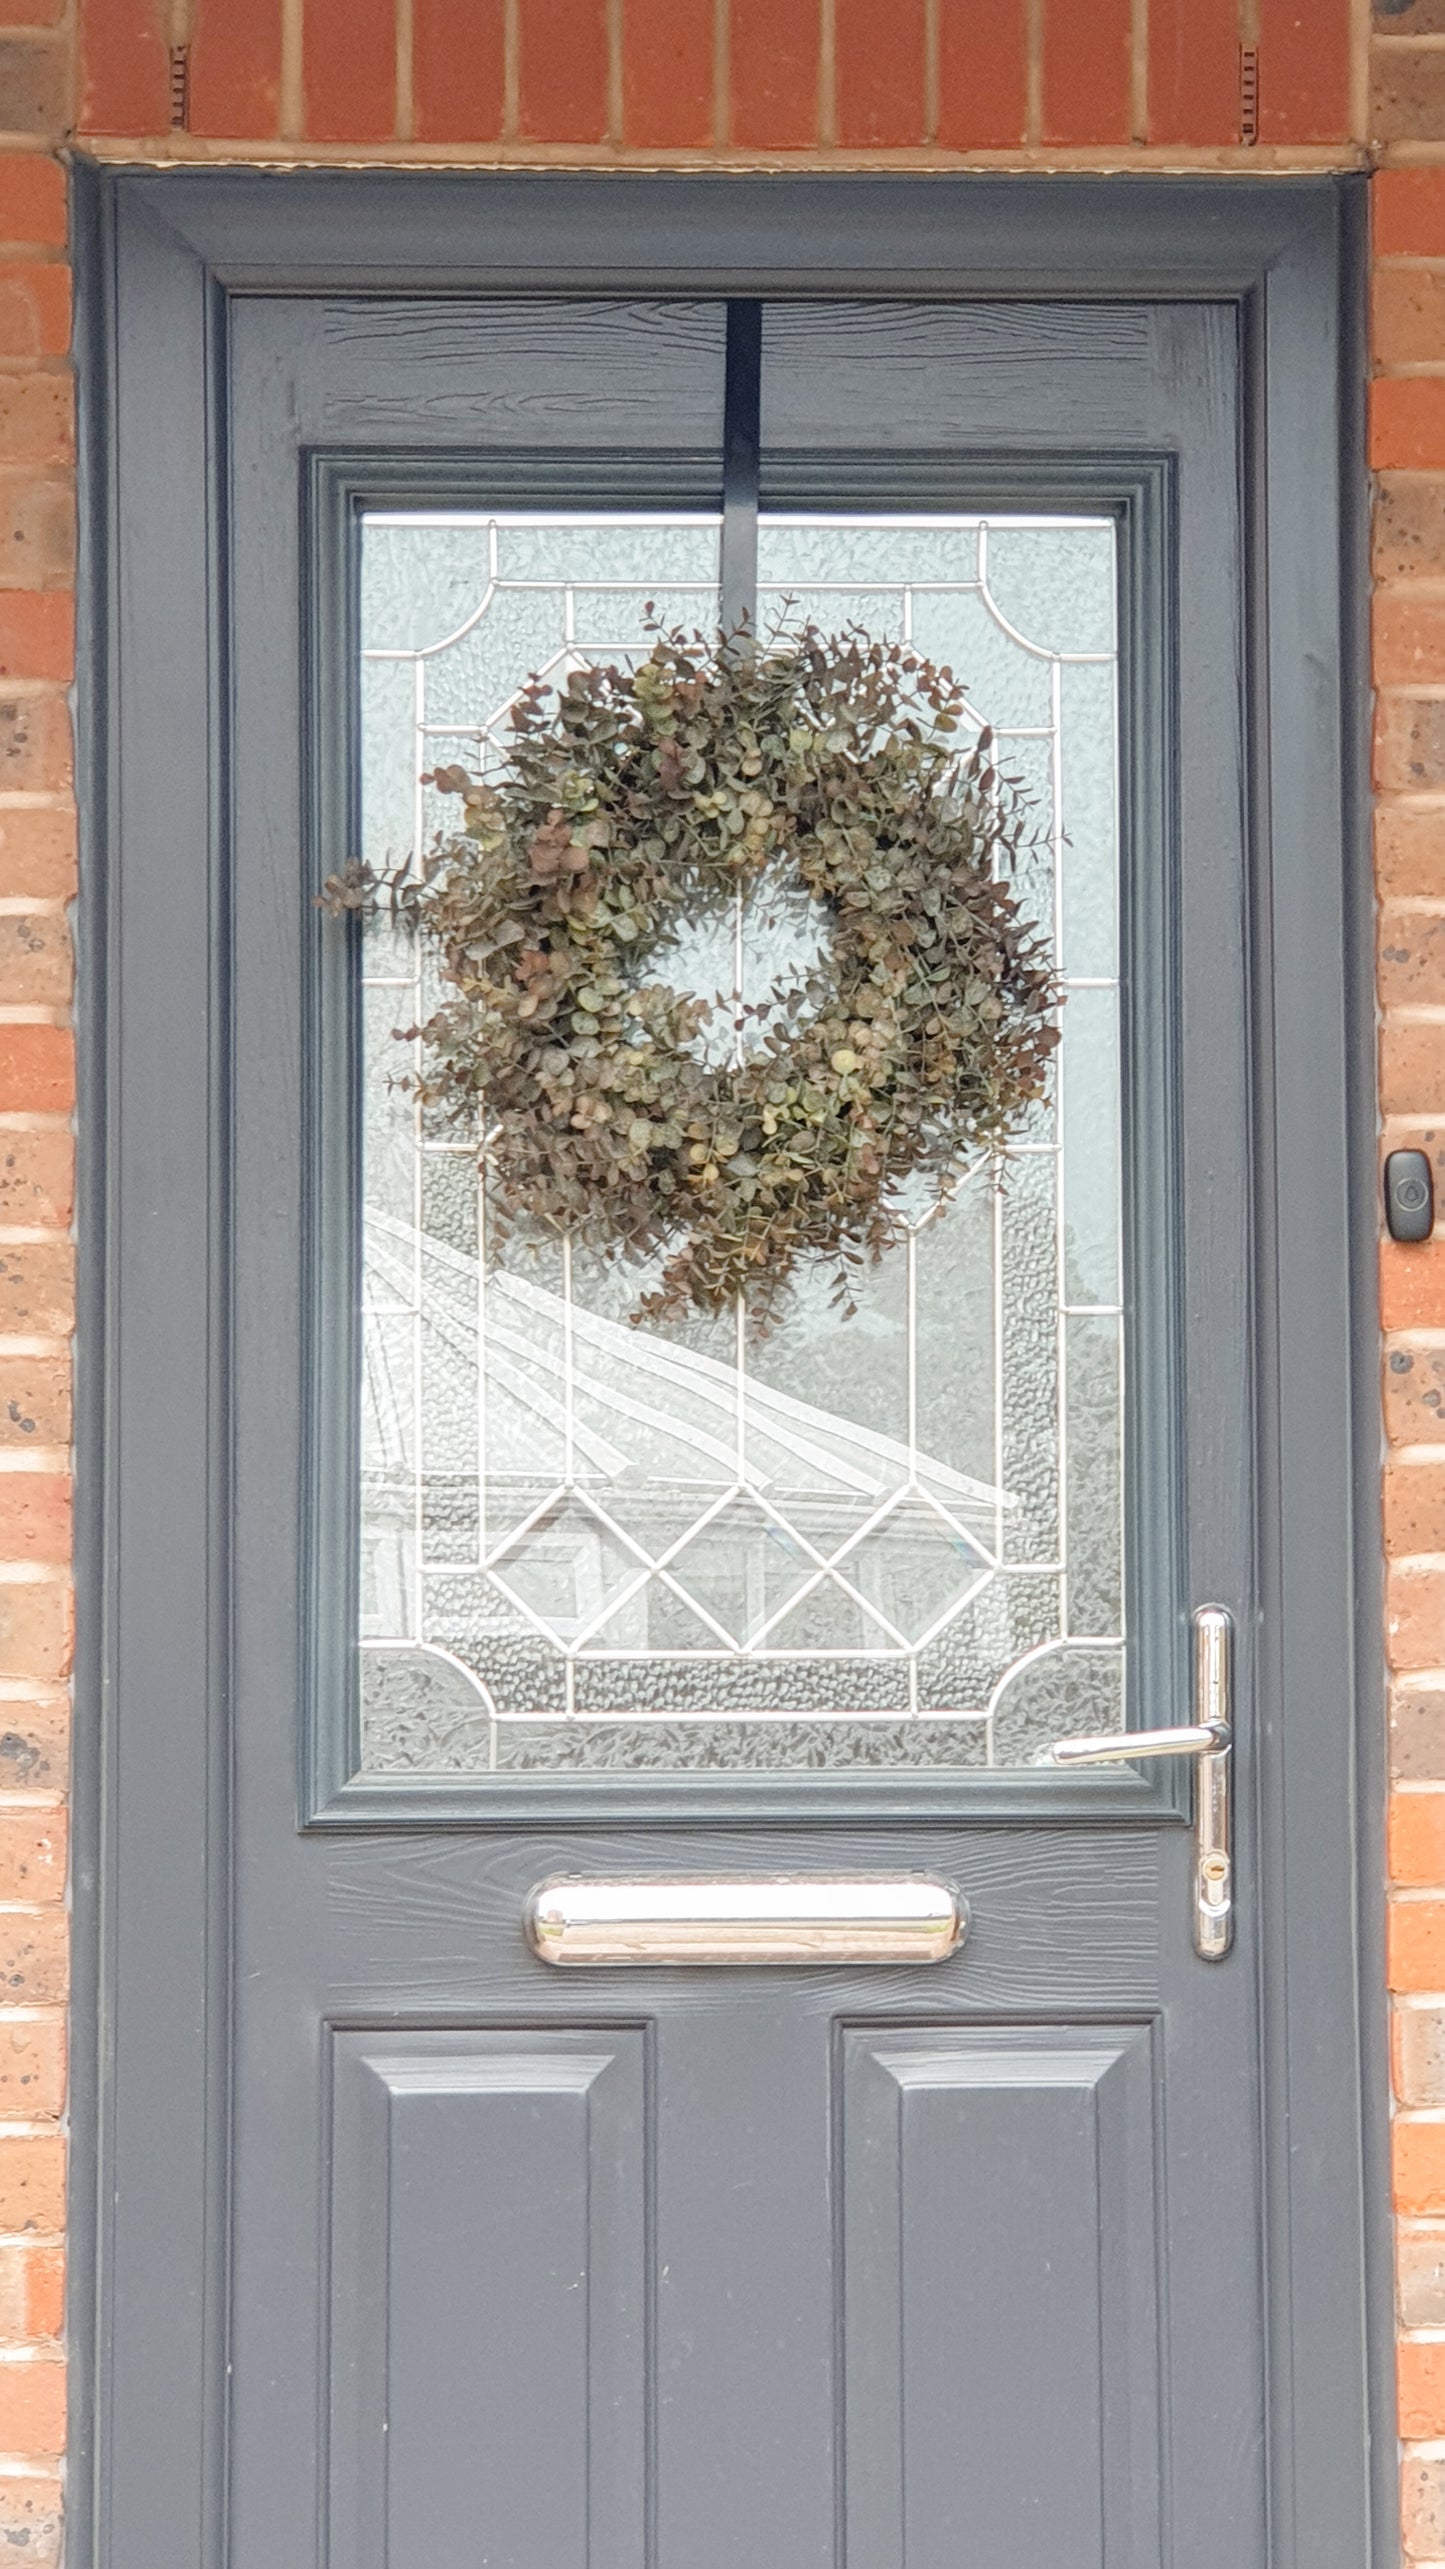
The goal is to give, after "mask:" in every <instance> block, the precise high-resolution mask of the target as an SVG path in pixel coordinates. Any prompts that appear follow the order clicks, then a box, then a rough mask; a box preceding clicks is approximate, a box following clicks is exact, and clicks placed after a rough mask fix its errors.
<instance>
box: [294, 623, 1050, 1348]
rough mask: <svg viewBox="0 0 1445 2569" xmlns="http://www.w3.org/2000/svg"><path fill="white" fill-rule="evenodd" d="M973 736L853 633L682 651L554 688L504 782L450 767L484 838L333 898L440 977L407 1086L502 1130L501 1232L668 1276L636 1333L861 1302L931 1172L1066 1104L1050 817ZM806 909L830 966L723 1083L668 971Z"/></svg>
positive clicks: (452, 784) (750, 1011) (779, 997)
mask: <svg viewBox="0 0 1445 2569" xmlns="http://www.w3.org/2000/svg"><path fill="white" fill-rule="evenodd" d="M963 721H964V704H963V690H962V688H961V687H960V686H959V685H958V684H957V683H956V682H955V680H954V679H953V676H952V674H951V672H950V671H949V670H947V669H939V668H936V667H935V666H934V665H933V664H932V663H931V662H929V661H927V660H924V659H921V658H919V657H918V656H917V655H916V654H914V653H912V652H910V651H908V650H906V649H904V648H903V647H901V646H899V645H897V644H891V643H881V642H873V641H869V640H868V638H867V637H866V636H865V635H863V634H861V633H858V632H856V631H850V632H848V633H845V634H843V635H841V636H837V637H827V636H824V635H823V634H821V633H820V632H819V631H818V630H817V629H816V627H814V626H812V625H808V626H805V627H803V628H802V629H801V630H794V631H792V632H789V633H787V634H781V635H778V636H775V637H774V638H773V639H772V640H771V641H770V642H768V643H767V644H766V645H754V644H752V643H751V642H750V641H748V640H746V639H745V638H743V637H724V638H723V639H721V640H720V641H719V642H717V643H716V644H714V645H709V644H707V643H705V642H704V641H703V640H702V639H701V638H700V637H688V636H686V635H684V634H682V633H679V632H667V633H659V634H658V635H657V638H656V640H655V641H654V643H653V646H652V649H651V650H650V652H649V654H648V656H647V657H646V658H645V659H644V660H643V661H642V662H641V663H640V665H638V666H637V667H635V668H630V669H627V668H613V667H605V668H587V669H582V670H578V671H577V672H575V673H574V674H573V675H572V676H571V677H570V678H569V679H568V680H567V682H566V685H565V686H564V687H563V689H562V691H561V693H560V695H558V696H555V697H554V696H553V695H552V694H551V692H550V691H549V690H548V689H546V688H544V686H543V685H542V684H541V683H540V682H539V681H537V680H533V681H532V682H530V683H529V685H528V686H527V687H526V688H525V689H524V690H523V692H522V694H521V696H520V698H519V700H518V702H517V705H516V707H515V709H514V712H513V715H512V728H511V737H510V741H509V743H508V747H507V750H506V755H505V758H504V761H503V763H502V767H501V771H500V773H499V775H498V776H497V777H496V778H495V779H493V780H489V781H484V780H481V779H478V778H476V777H473V776H472V775H471V774H470V773H469V772H468V771H467V770H466V769H465V768H462V767H443V768H439V769H438V770H437V771H436V773H435V775H434V776H433V777H432V778H431V779H430V780H429V781H430V782H431V783H432V784H434V785H435V786H436V787H437V788H438V789H439V790H440V791H441V792H442V793H444V794H454V795H457V796H459V797H460V800H461V804H462V821H461V826H460V828H459V829H458V830H457V831H456V832H455V833H452V834H443V836H442V837H441V838H440V839H439V841H438V843H437V844H436V846H435V847H434V848H433V849H432V850H431V851H430V852H429V853H428V854H427V855H426V856H425V857H424V859H423V860H422V862H421V864H420V866H419V868H418V867H415V866H413V865H407V866H404V867H401V868H399V869H397V870H396V871H395V872H394V873H391V874H386V875H380V876H379V875H377V874H375V873H374V872H373V871H372V870H371V869H370V868H369V867H367V866H363V865H351V866H348V867H347V868H346V869H345V870H344V872H343V873H342V874H340V875H335V876H333V877H332V878H331V880H330V881H329V882H328V884H327V885H326V887H325V890H324V892H323V894H322V902H323V905H324V906H325V907H327V908H328V909H330V910H332V911H333V912H343V911H346V910H357V909H360V910H363V911H366V910H371V911H378V910H386V911H388V912H390V913H391V914H392V915H394V916H395V918H396V919H397V920H398V921H400V922H401V923H403V924H404V925H405V926H407V927H408V928H410V929H411V930H412V931H413V932H414V933H415V934H416V935H418V936H419V937H420V938H422V939H423V940H424V941H425V943H426V944H427V946H428V947H429V948H430V949H431V951H432V952H433V954H434V955H435V957H436V959H437V962H438V964H439V966H440V972H441V977H442V979H443V981H444V982H445V983H446V984H448V985H449V988H450V993H451V994H452V995H449V996H448V997H447V998H446V999H444V1001H443V1002H442V1004H441V1005H440V1006H439V1007H438V1008H437V1009H436V1010H435V1012H434V1013H433V1014H432V1016H431V1017H430V1018H429V1019H428V1020H427V1022H426V1024H425V1025H423V1026H422V1027H420V1028H419V1029H418V1028H416V1027H411V1028H405V1029H398V1033H399V1034H401V1035H403V1036H404V1037H405V1038H406V1039H407V1040H411V1039H413V1038H414V1037H415V1036H416V1035H417V1034H418V1033H420V1036H421V1039H422V1059H421V1068H420V1070H419V1071H418V1072H417V1073H416V1074H415V1076H414V1077H413V1078H412V1080H411V1081H410V1085H411V1086H412V1087H413V1089H414V1091H415V1093H416V1095H417V1096H418V1097H419V1098H420V1100H421V1102H422V1103H423V1105H424V1106H425V1107H427V1108H428V1109H430V1110H432V1111H434V1112H439V1113H440V1114H441V1115H443V1116H445V1117H448V1118H452V1119H455V1120H456V1121H458V1122H460V1123H462V1124H464V1125H466V1126H467V1128H468V1129H475V1130H477V1131H478V1133H479V1134H480V1136H481V1140H480V1144H479V1148H480V1152H481V1155H482V1157H483V1159H484V1161H485V1165H486V1168H487V1172H488V1178H489V1191H490V1195H491V1200H492V1203H493V1206H494V1209H495V1210H496V1211H497V1212H498V1213H499V1214H500V1215H501V1217H502V1219H503V1221H504V1222H510V1223H513V1224H516V1223H521V1224H522V1225H524V1226H525V1227H534V1226H535V1227H536V1228H538V1229H541V1230H543V1231H546V1232H550V1233H565V1234H569V1235H570V1236H571V1237H572V1238H573V1239H574V1240H576V1241H578V1242H581V1243H584V1244H586V1245H588V1246H590V1247H593V1248H597V1249H601V1250H603V1251H606V1252H608V1253H611V1254H614V1255H617V1254H620V1255H623V1256H627V1257H630V1258H633V1259H642V1258H645V1257H649V1256H651V1255H653V1253H655V1252H657V1251H658V1250H662V1251H663V1252H665V1253H666V1254H665V1259H664V1263H663V1265H662V1269H661V1274H660V1278H659V1279H658V1280H657V1282H656V1283H655V1285H654V1286H653V1289H652V1290H650V1291H649V1292H647V1293H646V1294H645V1295H644V1296H643V1298H642V1300H641V1301H640V1303H639V1305H638V1309H637V1312H636V1314H635V1315H634V1316H635V1317H637V1318H639V1319H641V1318H644V1317H647V1318H653V1319H657V1318H666V1317H669V1316H675V1315H677V1314H680V1313H682V1312H684V1311H686V1310H687V1309H688V1308H689V1307H696V1308H698V1309H701V1310H703V1311H708V1312H714V1311H717V1310H719V1309H721V1308H724V1307H725V1306H728V1305H731V1304H733V1303H734V1301H735V1300H736V1298H737V1297H738V1296H741V1297H742V1298H743V1300H744V1302H745V1304H746V1306H747V1309H748V1311H749V1313H750V1315H751V1316H752V1317H753V1318H754V1319H755V1320H756V1321H758V1322H759V1323H761V1324H766V1322H767V1321H768V1320H769V1319H770V1318H771V1317H773V1316H775V1314H776V1311H777V1308H778V1305H779V1303H780V1300H781V1299H782V1297H783V1296H784V1295H785V1293H786V1290H787V1287H788V1285H789V1283H790V1281H791V1279H792V1278H793V1276H794V1275H795V1273H796V1271H797V1269H798V1266H799V1263H800V1261H802V1260H804V1259H812V1258H822V1259H825V1260H830V1261H832V1262H834V1264H835V1265H836V1267H837V1270H838V1295H839V1299H840V1300H842V1301H843V1302H844V1303H845V1304H847V1303H850V1302H851V1294H850V1278H851V1277H852V1276H853V1275H854V1273H855V1272H856V1269H857V1267H858V1265H859V1264H860V1262H861V1261H863V1260H866V1259H876V1258H877V1257H879V1256H881V1254H882V1253H883V1251H884V1250H885V1249H886V1248H888V1247H889V1246H890V1245H891V1244H892V1243H893V1242H894V1241H895V1240H897V1239H898V1238H900V1237H901V1236H902V1234H903V1232H904V1230H905V1228H906V1218H905V1212H904V1182H905V1181H910V1182H911V1183H910V1185H909V1189H908V1194H909V1198H910V1205H909V1215H908V1217H907V1218H912V1219H916V1217H917V1212H918V1182H919V1181H920V1180H921V1181H922V1182H923V1184H924V1186H925V1189H926V1190H927V1191H928V1192H929V1193H930V1194H931V1200H932V1201H934V1202H939V1201H942V1200H944V1199H946V1197H947V1196H948V1195H949V1194H950V1193H951V1192H952V1190H953V1188H954V1187H955V1185H956V1184H957V1182H958V1179H959V1176H960V1174H961V1172H962V1170H963V1169H964V1168H965V1166H966V1165H967V1164H968V1162H969V1161H970V1159H972V1158H973V1157H974V1156H976V1155H977V1154H978V1153H980V1152H985V1153H988V1154H991V1155H997V1154H998V1153H999V1152H1001V1151H1002V1150H1003V1148H1004V1147H1005V1145H1006V1144H1007V1142H1008V1141H1009V1140H1010V1138H1011V1137H1012V1136H1013V1135H1014V1134H1015V1133H1016V1132H1017V1129H1018V1126H1019V1123H1020V1121H1021V1119H1022V1118H1023V1116H1024V1115H1025V1113H1026V1112H1027V1109H1028V1108H1029V1107H1030V1105H1032V1104H1033V1102H1034V1101H1035V1100H1036V1099H1038V1098H1040V1097H1041V1096H1042V1095H1043V1093H1044V1090H1045V1086H1046V1082H1047V1076H1048V1064H1049V1057H1050V1054H1051V1053H1052V1051H1053V1049H1054V1046H1055V1045H1056V1043H1057V1042H1058V1010H1059V1004H1060V992H1059V987H1058V984H1057V981H1056V979H1055V977H1054V974H1053V971H1052V969H1051V967H1050V964H1049V962H1048V959H1047V956H1046V953H1045V950H1044V948H1043V945H1042V942H1041V940H1040V938H1039V935H1038V933H1037V930H1036V928H1035V927H1034V925H1033V923H1032V922H1031V921H1029V920H1028V919H1027V918H1026V916H1025V915H1024V913H1023V910H1022V907H1021V904H1020V900H1019V898H1018V895H1017V892H1016V889H1015V888H1014V878H1015V874H1016V869H1017V864H1018V859H1019V857H1020V854H1021V852H1022V851H1023V850H1024V849H1025V848H1026V847H1027V846H1028V845H1029V844H1030V842H1031V826H1030V816H1029V811H1028V807H1027V805H1026V803H1025V802H1024V800H1023V798H1022V796H1021V794H1020V792H1019V789H1018V785H1017V781H1016V780H1014V779H1011V778H1008V777H1004V776H1001V775H1000V773H999V772H998V770H997V768H996V766H995V764H994V760H993V755H992V748H991V742H990V737H989V735H988V734H987V733H986V732H985V733H984V734H983V735H982V736H981V737H979V738H978V739H977V740H976V741H975V742H974V744H973V745H972V746H971V747H969V748H965V747H963V746H962V745H961V742H960V730H961V726H962V724H963ZM797 886H801V887H802V889H803V891H804V892H805V894H806V895H807V898H808V900H809V901H810V903H811V904H813V905H815V912H814V913H812V914H810V915H812V916H813V918H814V924H815V925H816V927H817V928H818V929H819V931H820V934H819V936H818V941H817V942H818V948H819V958H820V959H819V961H818V962H817V963H816V964H815V965H814V966H812V967H810V968H808V969H806V970H805V971H804V973H803V977H802V979H801V981H800V982H799V984H798V986H797V987H795V988H791V989H787V988H783V987H781V986H779V987H776V988H775V989H774V990H773V992H772V994H771V996H770V997H769V998H768V999H766V1000H764V1001H761V1002H758V1003H754V1004H752V1005H750V1006H749V1007H748V1008H747V1009H738V1010H737V1011H736V1014H735V1016H734V1025H735V1034H736V1042H735V1046H734V1054H735V1057H734V1059H733V1060H732V1061H730V1062H727V1063H721V1064H719V1063H717V1062H712V1061H709V1059H708V1058H707V1054H706V1051H705V1050H704V1049H702V1048H701V1046H700V1042H699V1038H700V1036H701V1035H702V1032H703V1029H704V1028H705V1027H706V1025H707V1023H708V1020H709V1018H710V1017H711V1016H712V1013H713V1005H714V1003H712V1002H710V1001H708V1000H706V999H703V998H700V997H698V996H696V995H694V994H692V993H688V992H684V991H679V990H677V989H674V988H673V987H672V986H671V985H670V984H669V983H668V982H666V981H665V980H658V979H650V978H649V977H648V971H649V966H650V965H651V964H653V963H655V962H656V961H657V959H658V957H659V950H660V949H664V948H665V947H666V945H667V944H668V942H669V941H670V940H671V939H673V938H675V937H676V935H677V934H678V931H679V929H680V928H681V927H682V926H684V925H688V926H692V925H695V924H697V923H699V922H705V921H707V920H708V919H709V918H710V917H712V916H714V915H716V914H717V913H719V912H720V911H725V910H729V909H731V908H732V906H733V905H735V904H737V903H738V902H739V901H741V902H742V903H743V904H747V903H748V902H749V900H753V901H757V900H765V899H766V897H767V895H768V891H769V889H770V887H771V888H780V889H781V890H782V891H783V892H785V893H786V892H787V891H788V889H789V888H790V887H797ZM717 1004H718V1005H727V1003H724V1002H718V1003H717ZM729 1013H733V1011H732V1010H730V1011H729Z"/></svg>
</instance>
